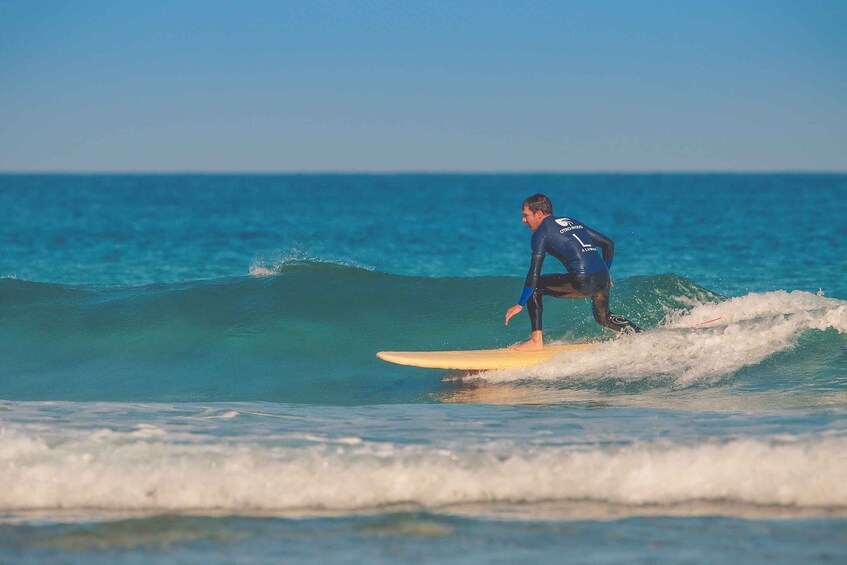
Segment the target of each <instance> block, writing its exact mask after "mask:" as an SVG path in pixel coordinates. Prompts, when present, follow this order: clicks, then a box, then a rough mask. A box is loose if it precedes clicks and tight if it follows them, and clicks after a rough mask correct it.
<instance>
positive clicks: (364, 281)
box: [0, 261, 847, 404]
mask: <svg viewBox="0 0 847 565" xmlns="http://www.w3.org/2000/svg"><path fill="white" fill-rule="evenodd" d="M256 274H257V275H258V276H249V277H234V278H223V279H214V280H206V281H192V282H185V283H174V284H155V285H147V286H140V287H124V286H118V287H114V286H92V285H81V286H67V285H58V284H45V283H37V282H29V281H24V280H16V279H9V278H7V279H0V319H1V320H2V327H1V328H0V373H2V374H3V375H4V379H3V381H2V383H0V397H2V398H6V399H21V400H40V399H44V400H106V401H167V402H170V401H195V400H203V401H209V400H211V401H246V400H272V401H280V402H308V403H319V404H358V403H384V402H389V403H391V402H418V401H430V400H431V398H430V393H432V392H433V388H432V387H433V383H432V380H431V379H429V380H428V379H425V378H421V377H420V375H421V372H420V370H417V369H413V368H404V367H397V366H393V365H388V364H385V363H383V362H381V361H378V360H377V359H375V357H374V353H375V352H376V351H379V350H381V349H424V350H428V349H468V348H485V347H496V346H505V345H507V344H509V343H513V342H515V341H518V340H520V339H523V338H524V337H525V336H526V334H527V331H528V324H527V322H526V320H525V319H523V318H521V319H516V320H515V321H514V322H513V323H512V324H511V325H510V326H509V327H504V326H503V324H502V315H503V311H504V310H505V307H506V306H508V305H509V304H511V303H513V302H514V300H515V293H516V289H519V288H520V285H521V281H519V280H518V279H516V278H513V277H512V278H510V277H473V278H428V277H408V276H399V275H390V274H385V273H380V272H374V271H369V270H366V269H363V268H358V267H352V266H347V265H339V264H332V263H323V262H315V261H304V262H297V261H295V262H288V263H284V264H282V265H278V266H277V267H275V268H274V269H273V270H270V271H268V270H261V271H258V272H257V273H256ZM545 307H546V310H545V321H546V322H547V324H548V327H547V328H546V329H547V335H548V336H549V338H552V339H565V340H568V341H593V340H598V339H601V340H604V341H603V343H601V344H600V345H598V346H597V347H596V348H593V349H591V350H588V351H586V352H584V353H581V354H579V357H578V359H577V358H576V357H573V358H569V360H568V361H567V362H556V361H553V362H551V363H549V364H546V365H543V366H539V367H537V368H533V369H532V370H521V371H511V372H492V373H487V374H484V375H482V378H484V379H487V380H489V381H491V382H525V381H547V382H555V383H558V384H559V385H564V386H589V387H594V388H599V389H600V390H604V391H614V390H615V389H616V387H619V386H620V385H621V383H624V385H625V386H629V385H632V384H633V383H635V386H641V387H645V386H647V387H650V386H663V387H667V386H670V387H677V388H678V387H687V386H699V385H704V386H711V385H714V384H715V383H727V382H737V381H739V380H740V381H742V382H746V383H747V384H748V385H749V386H752V387H760V388H767V387H769V386H776V385H774V384H772V383H771V384H769V381H774V380H775V379H774V378H773V377H774V376H775V375H776V376H779V377H786V378H787V384H786V381H785V379H781V380H782V381H783V385H785V386H814V385H815V383H823V382H828V383H829V385H828V386H833V387H836V388H838V387H841V388H842V389H843V388H844V387H845V383H844V382H843V375H842V376H841V380H840V381H839V380H837V379H836V380H833V377H834V376H838V375H839V374H841V373H839V371H840V368H841V367H843V364H844V343H845V337H844V336H845V333H847V310H845V308H846V306H845V302H844V301H840V300H836V299H830V298H826V297H823V296H816V295H813V294H810V293H806V292H791V293H788V292H782V291H779V292H769V293H753V294H748V295H746V296H741V297H736V298H733V299H730V300H725V299H723V298H721V297H720V296H718V295H716V294H715V293H712V292H710V291H709V290H707V289H705V288H702V287H700V286H698V285H697V284H695V283H693V282H692V281H690V280H687V279H685V278H683V277H679V276H676V275H660V276H649V277H631V278H629V279H624V280H620V281H617V282H616V285H615V288H614V291H613V300H612V308H613V309H614V310H615V311H617V312H620V313H621V314H624V315H626V316H628V317H630V318H631V319H633V320H635V321H637V322H638V323H639V324H640V325H642V326H643V327H645V328H647V331H645V332H643V333H642V334H639V335H636V336H629V337H626V338H624V339H614V336H611V335H610V334H609V333H608V332H606V330H603V329H602V328H600V327H599V326H597V324H596V323H595V322H594V321H593V319H592V317H591V311H590V306H589V305H588V303H587V301H583V300H568V301H565V300H550V299H548V300H547V301H546V302H545ZM572 361H578V362H572ZM437 386H439V387H441V386H443V385H441V384H438V385H437Z"/></svg>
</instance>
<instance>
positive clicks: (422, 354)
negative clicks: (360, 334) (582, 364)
mask: <svg viewBox="0 0 847 565" xmlns="http://www.w3.org/2000/svg"><path fill="white" fill-rule="evenodd" d="M592 345H594V344H592V343H565V344H559V345H545V346H544V349H542V350H541V351H515V350H514V349H476V350H470V351H380V352H379V353H377V354H376V356H377V357H379V358H380V359H382V360H383V361H388V362H389V363H397V364H398V365H411V366H412V367H425V368H427V369H455V370H459V371H488V370H491V369H509V368H512V367H527V366H529V365H535V364H536V363H541V362H543V361H549V360H550V359H552V358H553V357H556V356H557V355H562V354H564V353H568V352H573V351H581V350H583V349H588V348H589V347H591V346H592Z"/></svg>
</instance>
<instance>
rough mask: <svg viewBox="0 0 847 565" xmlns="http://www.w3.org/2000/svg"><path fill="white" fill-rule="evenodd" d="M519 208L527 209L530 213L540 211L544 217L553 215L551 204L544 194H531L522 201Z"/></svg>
mask: <svg viewBox="0 0 847 565" xmlns="http://www.w3.org/2000/svg"><path fill="white" fill-rule="evenodd" d="M521 208H529V211H530V212H538V211H539V210H540V211H541V213H542V214H544V215H545V216H546V215H547V214H552V213H553V203H552V202H550V199H549V198H547V195H546V194H540V193H539V194H533V195H532V196H530V197H529V198H527V199H526V200H524V201H523V205H521Z"/></svg>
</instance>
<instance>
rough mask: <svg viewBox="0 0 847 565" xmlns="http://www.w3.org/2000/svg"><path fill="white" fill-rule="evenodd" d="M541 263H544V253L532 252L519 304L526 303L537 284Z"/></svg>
mask: <svg viewBox="0 0 847 565" xmlns="http://www.w3.org/2000/svg"><path fill="white" fill-rule="evenodd" d="M542 264H544V254H542V253H533V254H532V261H530V263H529V272H528V273H527V274H526V280H524V283H523V292H522V293H521V297H520V300H518V304H520V305H521V306H524V305H526V303H527V301H528V300H529V297H530V296H532V293H533V292H534V291H535V287H536V286H537V285H538V277H540V276H541V265H542Z"/></svg>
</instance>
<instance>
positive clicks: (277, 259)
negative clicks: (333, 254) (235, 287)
mask: <svg viewBox="0 0 847 565" xmlns="http://www.w3.org/2000/svg"><path fill="white" fill-rule="evenodd" d="M297 264H323V265H338V266H341V267H354V268H357V269H365V270H368V271H373V270H374V269H373V267H367V266H364V265H360V264H359V263H356V262H355V261H341V260H331V259H322V258H320V257H315V256H314V255H312V254H311V253H309V252H308V251H306V250H304V249H301V248H299V247H294V248H292V249H289V250H288V251H286V252H284V253H283V252H279V253H276V254H275V255H274V256H273V258H270V259H268V258H265V257H262V256H257V257H254V258H253V261H252V262H251V263H250V268H249V269H248V273H249V274H250V276H253V277H270V276H273V275H278V274H279V273H281V272H282V271H283V269H285V268H286V267H288V266H291V265H297Z"/></svg>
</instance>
